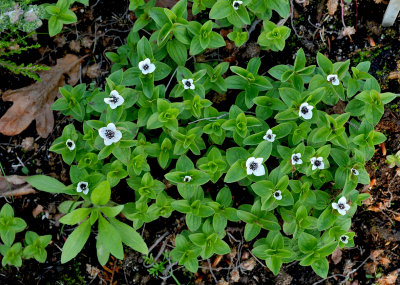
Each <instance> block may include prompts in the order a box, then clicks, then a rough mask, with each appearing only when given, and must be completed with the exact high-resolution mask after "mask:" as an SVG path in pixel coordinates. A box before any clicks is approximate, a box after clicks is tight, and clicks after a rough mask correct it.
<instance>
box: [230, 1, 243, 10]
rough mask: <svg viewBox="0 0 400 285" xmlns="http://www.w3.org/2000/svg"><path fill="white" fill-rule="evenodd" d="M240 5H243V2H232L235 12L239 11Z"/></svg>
mask: <svg viewBox="0 0 400 285" xmlns="http://www.w3.org/2000/svg"><path fill="white" fill-rule="evenodd" d="M242 4H243V1H233V3H232V6H233V9H235V10H237V9H239V7H240V5H242Z"/></svg>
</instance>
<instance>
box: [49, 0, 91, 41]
mask: <svg viewBox="0 0 400 285" xmlns="http://www.w3.org/2000/svg"><path fill="white" fill-rule="evenodd" d="M74 2H79V3H82V4H84V5H88V4H89V0H58V1H57V3H56V4H43V5H42V6H43V7H44V9H45V15H44V18H45V19H46V20H48V21H49V23H48V26H49V35H50V37H54V36H55V35H57V34H58V33H59V32H61V30H62V28H63V26H64V25H68V24H73V23H76V22H77V20H78V19H77V17H76V15H75V13H74V12H73V11H72V10H70V7H71V5H72V4H74Z"/></svg>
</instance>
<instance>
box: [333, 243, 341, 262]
mask: <svg viewBox="0 0 400 285" xmlns="http://www.w3.org/2000/svg"><path fill="white" fill-rule="evenodd" d="M341 260H342V251H341V250H340V248H339V247H337V248H336V249H335V251H334V252H333V253H332V261H333V263H334V264H338V263H339V262H340V261H341Z"/></svg>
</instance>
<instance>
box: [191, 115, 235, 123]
mask: <svg viewBox="0 0 400 285" xmlns="http://www.w3.org/2000/svg"><path fill="white" fill-rule="evenodd" d="M228 115H229V114H228V113H226V114H222V115H220V116H218V117H209V118H202V119H198V120H196V121H193V122H190V123H188V125H191V124H194V123H197V122H200V121H207V120H209V121H210V120H214V121H215V120H219V119H221V118H223V117H226V116H228Z"/></svg>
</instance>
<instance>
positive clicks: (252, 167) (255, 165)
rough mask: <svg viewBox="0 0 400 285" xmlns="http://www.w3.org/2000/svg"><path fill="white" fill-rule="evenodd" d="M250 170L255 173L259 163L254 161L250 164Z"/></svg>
mask: <svg viewBox="0 0 400 285" xmlns="http://www.w3.org/2000/svg"><path fill="white" fill-rule="evenodd" d="M249 168H250V169H251V170H253V171H255V170H256V169H257V168H258V163H257V162H254V161H253V162H252V163H250V166H249Z"/></svg>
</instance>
